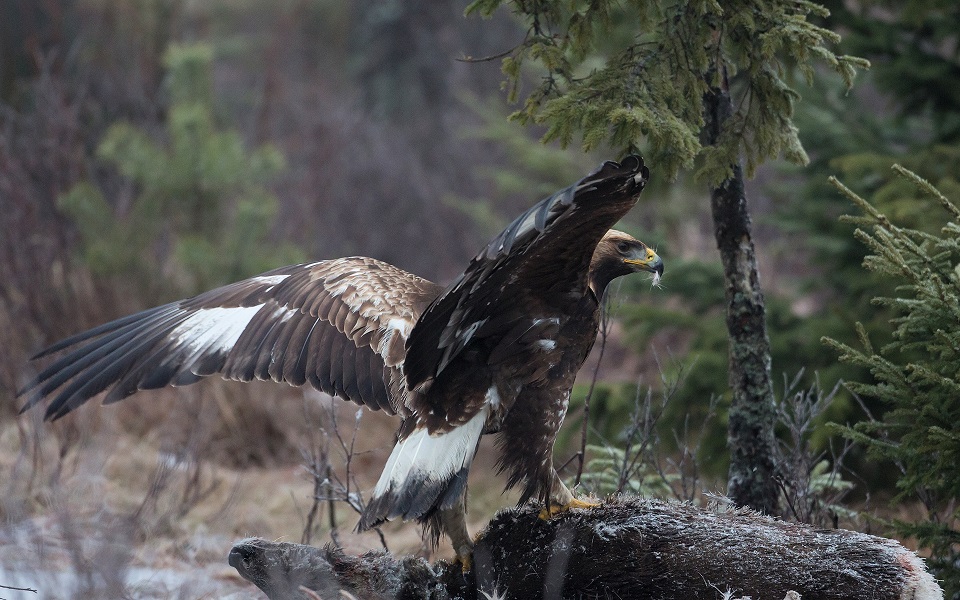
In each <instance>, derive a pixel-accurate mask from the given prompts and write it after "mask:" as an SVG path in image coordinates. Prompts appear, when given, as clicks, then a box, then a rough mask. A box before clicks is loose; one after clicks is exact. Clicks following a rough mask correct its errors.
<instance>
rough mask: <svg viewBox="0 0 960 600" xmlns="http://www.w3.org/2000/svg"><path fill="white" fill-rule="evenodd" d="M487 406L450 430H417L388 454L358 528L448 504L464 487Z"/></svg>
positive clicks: (426, 515)
mask: <svg viewBox="0 0 960 600" xmlns="http://www.w3.org/2000/svg"><path fill="white" fill-rule="evenodd" d="M489 411H490V409H489V407H487V406H485V407H483V409H482V410H480V412H478V413H477V414H476V415H474V416H473V417H472V418H471V419H470V420H469V421H467V422H466V423H464V424H463V425H460V426H459V427H456V428H454V429H452V430H450V431H446V432H443V433H439V434H435V435H431V434H430V432H429V431H427V429H426V428H418V429H415V430H414V432H413V433H412V434H410V435H409V436H407V437H406V438H404V439H402V440H400V441H399V442H398V443H397V445H396V446H394V448H393V452H391V453H390V458H389V459H388V460H387V465H386V466H385V467H384V469H383V474H381V475H380V481H379V482H378V483H377V486H376V488H374V490H373V497H372V498H371V499H370V502H369V503H368V504H367V506H366V508H365V509H364V511H363V515H362V516H361V518H360V524H359V525H358V527H357V529H358V530H360V531H364V530H366V529H370V528H372V527H376V526H377V525H380V524H381V523H383V522H384V521H389V520H390V519H394V518H396V517H401V518H402V519H403V520H404V521H406V520H409V519H417V520H418V521H420V522H421V523H426V522H427V521H428V520H429V519H430V518H431V516H433V515H434V514H435V513H436V511H437V510H443V509H448V508H451V507H452V506H453V505H454V504H456V502H457V501H458V500H459V498H460V496H461V495H462V494H463V492H464V490H465V489H466V487H467V472H468V471H469V470H470V463H471V462H473V456H474V454H476V452H477V445H478V443H479V442H480V436H481V435H482V434H483V426H484V424H485V423H486V420H487V415H488V413H489Z"/></svg>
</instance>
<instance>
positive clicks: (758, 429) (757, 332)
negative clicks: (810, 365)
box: [704, 72, 779, 515]
mask: <svg viewBox="0 0 960 600" xmlns="http://www.w3.org/2000/svg"><path fill="white" fill-rule="evenodd" d="M722 80H723V81H722V84H721V88H711V90H710V92H708V93H707V94H706V96H705V97H704V112H705V125H704V130H705V137H706V140H705V141H706V143H707V144H709V145H715V144H717V143H718V141H719V139H720V132H721V130H722V127H723V124H724V122H726V121H727V119H729V118H730V116H731V114H732V113H733V104H732V102H731V100H730V92H729V89H728V88H727V77H726V72H724V74H723V78H722ZM710 208H711V211H712V213H713V226H714V234H715V235H716V238H717V248H718V249H719V250H720V260H721V261H722V262H723V274H724V280H725V282H726V286H725V287H726V299H727V330H728V331H729V335H730V354H729V356H730V367H729V372H730V387H731V389H732V390H733V402H732V403H731V405H730V416H729V422H728V443H729V446H730V473H729V482H728V486H727V494H728V495H729V496H730V498H731V499H732V500H733V501H734V502H736V503H737V505H739V506H749V507H751V508H753V509H755V510H758V511H761V512H764V513H767V514H771V515H773V514H777V512H778V508H777V505H778V498H779V490H778V487H777V481H776V478H777V465H776V462H775V459H774V456H775V451H776V439H775V438H774V433H773V428H774V424H775V423H776V406H775V405H774V400H773V385H772V382H771V378H770V339H769V338H768V337H767V327H766V316H765V313H766V310H765V308H764V301H763V293H762V292H761V291H760V278H759V275H758V273H757V258H756V254H755V253H754V248H753V239H752V237H751V234H750V213H749V211H748V209H747V197H746V193H745V191H744V186H743V168H742V166H741V165H740V162H739V161H738V162H737V164H735V165H734V167H733V177H731V178H730V179H727V180H726V181H724V182H723V183H721V184H720V185H719V186H718V187H716V188H713V189H712V190H711V191H710Z"/></svg>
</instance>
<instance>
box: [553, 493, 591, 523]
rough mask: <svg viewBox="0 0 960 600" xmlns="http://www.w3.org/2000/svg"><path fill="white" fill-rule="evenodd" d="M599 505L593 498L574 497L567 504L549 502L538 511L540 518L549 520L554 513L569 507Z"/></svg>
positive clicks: (561, 511)
mask: <svg viewBox="0 0 960 600" xmlns="http://www.w3.org/2000/svg"><path fill="white" fill-rule="evenodd" d="M597 506H600V503H599V502H595V501H593V500H580V499H578V498H574V499H572V500H570V502H568V503H567V504H554V503H553V502H551V503H550V504H548V505H547V506H546V507H544V509H543V510H541V511H540V515H539V516H540V518H541V519H543V520H544V521H549V520H550V519H551V518H553V516H554V515H559V514H560V513H564V512H567V511H568V510H570V509H571V508H594V507H597Z"/></svg>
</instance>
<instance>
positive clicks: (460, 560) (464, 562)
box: [453, 553, 473, 573]
mask: <svg viewBox="0 0 960 600" xmlns="http://www.w3.org/2000/svg"><path fill="white" fill-rule="evenodd" d="M453 564H459V565H460V570H461V571H463V572H464V573H469V572H470V571H471V570H472V569H473V554H472V553H471V554H465V555H463V556H460V555H459V554H458V555H457V558H456V559H455V560H454V561H453Z"/></svg>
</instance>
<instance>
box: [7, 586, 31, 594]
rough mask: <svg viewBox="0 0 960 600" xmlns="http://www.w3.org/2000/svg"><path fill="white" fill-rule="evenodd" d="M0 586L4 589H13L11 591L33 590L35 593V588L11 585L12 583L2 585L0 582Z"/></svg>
mask: <svg viewBox="0 0 960 600" xmlns="http://www.w3.org/2000/svg"><path fill="white" fill-rule="evenodd" d="M0 588H3V589H5V590H13V591H15V592H33V593H34V594H36V593H37V590H35V589H33V588H22V587H14V586H12V585H3V584H0Z"/></svg>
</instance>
